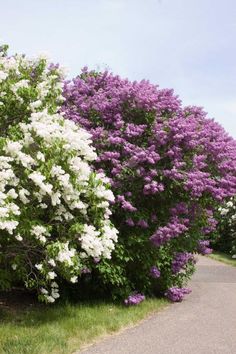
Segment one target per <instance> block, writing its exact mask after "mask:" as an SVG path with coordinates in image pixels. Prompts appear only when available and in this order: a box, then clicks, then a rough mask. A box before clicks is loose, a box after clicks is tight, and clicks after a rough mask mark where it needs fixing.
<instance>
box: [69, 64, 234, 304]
mask: <svg viewBox="0 0 236 354" xmlns="http://www.w3.org/2000/svg"><path fill="white" fill-rule="evenodd" d="M64 97H65V102H64V107H63V109H62V112H63V113H64V115H65V117H67V118H69V119H70V120H72V121H74V122H77V123H78V124H79V125H80V126H82V127H84V128H86V129H87V130H88V131H89V132H90V133H91V134H92V137H93V142H94V145H95V147H96V149H97V151H98V158H97V160H96V162H95V164H94V166H95V168H96V169H97V171H99V172H104V173H105V174H106V175H107V176H108V177H109V178H110V182H111V185H112V189H113V192H114V194H115V202H114V205H113V208H112V209H113V216H112V221H113V222H114V224H115V226H116V227H117V228H118V229H119V243H118V244H117V247H116V249H115V251H114V253H113V257H112V259H111V260H110V261H109V262H107V261H102V262H100V265H99V269H100V273H99V275H98V277H97V280H98V284H99V287H100V288H101V287H102V286H104V287H105V288H106V290H107V289H109V291H110V292H111V293H112V295H113V296H114V297H116V296H121V297H123V298H126V303H133V302H134V303H137V302H138V301H139V300H140V301H142V296H143V294H153V293H162V294H163V293H166V295H167V296H168V297H169V298H170V299H172V300H177V301H181V299H182V298H183V295H184V294H186V293H188V292H189V291H188V289H185V288H183V285H184V284H185V282H186V279H188V278H189V277H190V275H191V274H192V272H193V269H194V263H195V260H194V256H193V254H194V253H195V252H198V251H199V252H201V253H203V254H208V253H210V251H211V250H210V247H209V241H208V239H211V238H212V237H213V235H214V230H215V228H216V225H217V220H216V219H215V212H216V211H217V209H218V207H219V204H221V203H222V202H223V201H224V199H225V198H228V197H231V196H233V195H235V192H236V172H235V171H236V142H235V141H234V140H233V139H232V138H231V137H229V136H228V134H227V133H226V132H225V131H224V129H223V128H222V127H221V126H220V125H219V124H217V123H216V122H215V121H213V120H212V119H209V118H207V116H206V114H205V113H204V111H203V110H202V109H201V108H199V107H183V106H182V105H181V101H180V100H179V98H178V97H177V96H175V95H174V93H173V91H172V90H167V89H159V88H158V87H156V86H154V85H152V84H150V83H149V82H147V81H141V82H130V81H128V80H123V79H121V78H120V77H118V76H115V75H113V74H111V73H108V72H104V73H101V72H95V71H89V70H88V69H87V68H85V69H84V70H82V73H81V74H80V75H79V76H77V77H76V78H75V79H73V80H71V81H67V82H66V83H65V87H64Z"/></svg>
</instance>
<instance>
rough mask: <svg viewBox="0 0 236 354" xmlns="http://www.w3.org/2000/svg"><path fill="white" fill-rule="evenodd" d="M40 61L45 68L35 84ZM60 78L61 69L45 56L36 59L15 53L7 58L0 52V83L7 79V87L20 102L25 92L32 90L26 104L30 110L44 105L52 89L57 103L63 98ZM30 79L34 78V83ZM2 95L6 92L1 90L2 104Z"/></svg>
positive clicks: (0, 102) (34, 110) (1, 102)
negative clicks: (8, 83)
mask: <svg viewBox="0 0 236 354" xmlns="http://www.w3.org/2000/svg"><path fill="white" fill-rule="evenodd" d="M42 63H43V64H44V67H45V68H44V70H43V71H42V73H41V75H40V80H37V81H36V85H35V75H36V72H37V71H38V70H37V69H38V68H39V66H40V65H42ZM28 73H30V76H29V75H27V74H28ZM62 78H63V70H62V69H61V68H58V67H57V66H53V65H52V64H50V63H49V59H48V58H46V57H42V56H41V57H40V56H39V57H38V58H36V59H28V58H27V57H25V56H24V55H19V54H16V55H14V56H12V57H10V58H9V57H8V56H3V55H1V53H0V84H1V83H2V84H4V83H6V81H9V82H10V83H11V85H10V86H9V88H10V90H11V92H12V94H13V95H14V97H15V99H16V101H17V102H18V103H20V104H22V103H24V102H25V99H24V95H25V94H29V92H31V93H32V92H33V94H32V99H31V101H30V102H29V106H28V109H29V110H31V111H32V112H36V111H38V109H41V108H43V107H45V102H46V99H47V97H48V95H49V94H50V93H51V92H52V91H54V92H55V93H56V97H57V102H58V103H59V102H62V101H63V100H64V98H63V96H62V94H61V92H62V86H63V84H62V80H61V79H62ZM31 80H34V85H32V84H31ZM11 81H12V82H11ZM5 88H6V87H5ZM4 96H6V92H5V91H4V90H2V91H1V96H0V105H3V104H4V102H3V101H1V97H4Z"/></svg>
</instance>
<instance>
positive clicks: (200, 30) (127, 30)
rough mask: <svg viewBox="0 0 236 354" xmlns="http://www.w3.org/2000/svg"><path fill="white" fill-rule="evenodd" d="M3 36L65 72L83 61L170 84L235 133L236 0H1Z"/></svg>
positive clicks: (76, 68)
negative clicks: (60, 66)
mask: <svg viewBox="0 0 236 354" xmlns="http://www.w3.org/2000/svg"><path fill="white" fill-rule="evenodd" d="M0 38H1V41H2V42H5V43H8V44H10V47H11V51H13V52H16V51H18V52H24V53H27V54H30V55H34V54H37V53H41V52H47V53H48V54H49V55H50V57H51V58H52V59H53V60H54V61H56V62H60V63H61V64H62V65H63V66H66V67H68V68H69V76H70V77H72V76H73V75H76V74H78V73H79V71H80V69H81V68H82V67H83V66H85V65H87V66H89V67H90V68H100V69H103V68H109V69H110V70H112V71H113V72H114V73H117V74H119V75H121V76H122V77H128V78H129V79H131V80H141V79H143V78H145V79H149V80H150V81H151V82H153V83H155V84H159V85H160V87H168V88H174V90H175V92H176V93H177V94H178V95H179V96H180V98H181V99H182V101H183V103H184V104H187V105H188V104H195V105H199V106H203V107H204V108H205V110H206V111H207V112H208V113H209V116H210V117H213V118H215V119H216V120H217V121H219V122H220V123H221V124H222V125H223V126H224V127H225V129H226V130H227V131H228V132H229V133H230V134H231V135H232V136H234V137H235V138H236V1H235V0H224V1H222V0H5V1H2V3H1V21H0Z"/></svg>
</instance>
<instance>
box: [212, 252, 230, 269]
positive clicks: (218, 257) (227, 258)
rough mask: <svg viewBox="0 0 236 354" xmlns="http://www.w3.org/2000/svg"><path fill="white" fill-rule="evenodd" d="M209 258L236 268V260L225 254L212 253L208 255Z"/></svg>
mask: <svg viewBox="0 0 236 354" xmlns="http://www.w3.org/2000/svg"><path fill="white" fill-rule="evenodd" d="M209 257H210V258H213V259H215V260H216V261H220V262H223V263H226V264H229V265H231V266H234V267H236V259H232V257H231V256H230V255H228V254H226V253H222V252H216V251H214V252H213V253H212V254H210V255H209Z"/></svg>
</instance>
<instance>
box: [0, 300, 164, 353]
mask: <svg viewBox="0 0 236 354" xmlns="http://www.w3.org/2000/svg"><path fill="white" fill-rule="evenodd" d="M0 304H1V303H0ZM167 304H168V302H167V301H166V300H165V299H150V300H146V301H144V302H143V303H141V304H140V305H138V306H136V307H129V308H127V307H125V306H122V305H116V304H112V303H110V304H109V303H102V302H98V303H87V304H85V303H82V304H58V305H54V306H47V307H46V306H45V305H32V306H31V307H29V306H23V307H22V308H19V307H17V306H15V305H14V307H12V306H10V307H9V306H3V303H2V305H0V353H1V354H3V353H4V354H6V353H7V354H49V353H50V354H62V353H64V354H69V353H73V352H74V351H76V350H78V349H79V348H81V347H82V346H84V345H86V344H88V343H91V342H93V341H94V340H95V339H97V338H98V337H104V336H106V335H108V334H111V333H114V332H116V331H118V330H120V329H121V328H125V327H127V326H130V325H134V324H135V323H137V322H139V321H140V320H141V319H143V318H145V317H146V316H148V315H149V314H151V313H154V312H156V311H158V310H160V309H162V308H163V307H164V306H166V305H167Z"/></svg>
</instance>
